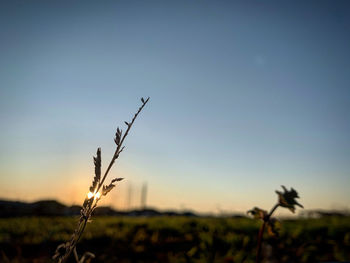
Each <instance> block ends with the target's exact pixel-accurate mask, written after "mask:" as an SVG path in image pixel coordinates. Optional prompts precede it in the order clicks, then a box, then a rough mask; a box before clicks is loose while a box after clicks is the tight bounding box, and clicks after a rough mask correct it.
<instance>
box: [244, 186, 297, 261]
mask: <svg viewBox="0 0 350 263" xmlns="http://www.w3.org/2000/svg"><path fill="white" fill-rule="evenodd" d="M282 188H283V192H280V191H277V190H276V194H277V195H278V201H277V203H276V204H275V205H274V206H273V207H272V209H271V210H270V212H269V213H267V211H266V210H263V209H260V208H258V207H254V208H253V209H252V210H249V211H248V213H249V214H252V216H253V217H254V218H255V219H259V220H262V221H263V224H262V225H261V227H260V229H259V234H258V246H257V251H256V263H260V260H261V246H262V242H263V235H264V232H265V228H266V227H267V228H268V231H269V232H270V233H272V234H277V220H276V219H275V218H272V214H273V213H274V212H275V211H276V209H277V208H278V207H284V208H287V209H289V210H290V211H291V212H292V213H294V212H295V206H296V205H297V206H299V207H301V208H304V207H303V206H302V205H301V204H299V203H298V202H297V201H296V200H295V199H296V198H299V196H298V193H297V191H295V190H294V189H293V188H291V190H290V191H288V190H287V188H285V187H284V186H283V185H282Z"/></svg>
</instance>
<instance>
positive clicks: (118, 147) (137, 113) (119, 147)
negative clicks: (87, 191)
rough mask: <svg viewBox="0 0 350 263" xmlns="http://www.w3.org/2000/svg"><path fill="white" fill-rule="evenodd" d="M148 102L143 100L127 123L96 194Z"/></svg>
mask: <svg viewBox="0 0 350 263" xmlns="http://www.w3.org/2000/svg"><path fill="white" fill-rule="evenodd" d="M148 100H149V98H147V100H145V102H143V103H142V106H141V107H140V108H139V109H138V111H137V112H136V113H135V115H134V117H133V118H132V120H131V122H130V123H129V125H128V128H127V129H126V131H125V133H124V135H123V137H122V139H121V141H120V143H119V144H118V146H117V149H116V150H115V153H114V155H113V157H112V160H111V162H110V163H109V165H108V167H107V170H106V172H105V174H104V176H103V178H102V180H101V182H100V184H99V186H98V188H97V190H96V192H98V190H100V188H101V186H102V185H103V183H104V181H105V179H106V177H107V175H108V172H109V170H110V169H111V168H112V166H113V164H114V162H115V160H116V159H117V158H118V157H119V153H120V152H121V151H122V150H123V148H122V145H123V142H124V140H125V138H126V136H128V133H129V131H130V129H131V126H132V125H133V124H134V122H135V120H136V118H137V116H138V115H139V113H140V112H141V111H142V109H143V107H145V105H146V104H147V102H148Z"/></svg>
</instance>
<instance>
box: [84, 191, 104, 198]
mask: <svg viewBox="0 0 350 263" xmlns="http://www.w3.org/2000/svg"><path fill="white" fill-rule="evenodd" d="M87 197H88V198H89V199H90V198H92V197H94V198H95V199H99V198H100V197H101V193H100V192H97V193H96V192H94V193H92V192H89V193H88V194H87Z"/></svg>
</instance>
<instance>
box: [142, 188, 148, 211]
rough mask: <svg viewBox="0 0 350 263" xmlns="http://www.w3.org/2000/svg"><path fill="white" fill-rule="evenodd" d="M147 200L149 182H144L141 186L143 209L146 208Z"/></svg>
mask: <svg viewBox="0 0 350 263" xmlns="http://www.w3.org/2000/svg"><path fill="white" fill-rule="evenodd" d="M146 202H147V182H145V183H143V185H142V188H141V209H145V208H146Z"/></svg>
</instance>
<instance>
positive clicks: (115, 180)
mask: <svg viewBox="0 0 350 263" xmlns="http://www.w3.org/2000/svg"><path fill="white" fill-rule="evenodd" d="M123 179H124V178H114V179H113V180H112V182H111V184H112V183H114V182H120V181H121V180H123Z"/></svg>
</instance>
